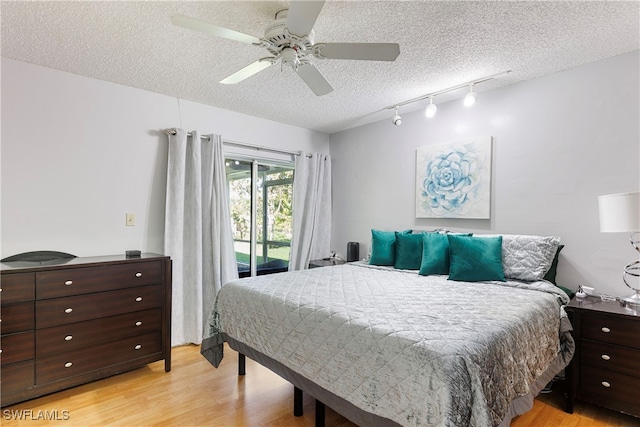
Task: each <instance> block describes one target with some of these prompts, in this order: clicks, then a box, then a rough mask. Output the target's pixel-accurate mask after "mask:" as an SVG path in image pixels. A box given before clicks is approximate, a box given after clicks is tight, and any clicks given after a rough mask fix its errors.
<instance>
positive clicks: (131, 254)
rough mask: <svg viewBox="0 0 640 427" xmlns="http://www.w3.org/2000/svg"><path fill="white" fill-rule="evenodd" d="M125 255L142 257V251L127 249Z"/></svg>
mask: <svg viewBox="0 0 640 427" xmlns="http://www.w3.org/2000/svg"><path fill="white" fill-rule="evenodd" d="M125 255H126V256H127V258H140V251H139V250H131V251H125Z"/></svg>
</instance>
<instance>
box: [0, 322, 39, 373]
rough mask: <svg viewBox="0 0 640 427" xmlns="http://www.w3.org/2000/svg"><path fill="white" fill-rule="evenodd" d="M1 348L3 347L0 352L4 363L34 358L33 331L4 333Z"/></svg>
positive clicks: (0, 343) (0, 342)
mask: <svg viewBox="0 0 640 427" xmlns="http://www.w3.org/2000/svg"><path fill="white" fill-rule="evenodd" d="M0 348H1V349H2V353H1V354H0V357H1V360H2V365H8V364H9V363H15V362H21V361H23V360H28V359H33V356H34V345H33V331H28V332H19V333H17V334H10V335H3V336H2V338H1V341H0ZM3 369H4V368H3Z"/></svg>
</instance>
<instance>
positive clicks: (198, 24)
mask: <svg viewBox="0 0 640 427" xmlns="http://www.w3.org/2000/svg"><path fill="white" fill-rule="evenodd" d="M171 23H173V25H177V26H179V27H184V28H189V29H190V30H196V31H202V32H203V33H207V34H212V35H214V36H218V37H222V38H225V39H229V40H235V41H239V42H243V43H250V44H253V43H260V39H259V38H257V37H253V36H250V35H248V34H243V33H239V32H237V31H233V30H230V29H228V28H223V27H218V26H217V25H213V24H209V23H208V22H204V21H201V20H199V19H195V18H191V17H189V16H185V15H173V16H172V17H171Z"/></svg>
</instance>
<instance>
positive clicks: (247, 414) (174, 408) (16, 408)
mask: <svg viewBox="0 0 640 427" xmlns="http://www.w3.org/2000/svg"><path fill="white" fill-rule="evenodd" d="M199 351H200V349H199V347H197V346H183V347H177V348H174V349H173V353H172V357H173V366H172V371H171V372H170V373H165V372H164V363H163V362H156V363H152V364H150V365H149V366H147V367H144V368H141V369H137V370H135V371H131V372H128V373H124V374H121V375H118V376H115V377H111V378H107V379H104V380H101V381H96V382H94V383H91V384H85V385H83V386H79V387H75V388H72V389H69V390H65V391H61V392H58V393H55V394H52V395H49V396H45V397H41V398H39V399H35V400H31V401H28V402H24V403H20V404H16V405H13V406H9V407H6V408H3V409H2V416H1V418H0V424H2V425H3V426H7V427H9V426H31V425H33V426H38V427H41V426H49V425H55V426H64V427H68V426H83V427H88V426H186V427H189V426H225V427H226V426H229V427H234V426H250V427H253V426H274V427H275V426H278V427H280V426H281V427H289V426H308V427H311V426H313V425H314V402H313V400H312V399H311V398H309V397H308V396H305V400H304V412H305V415H304V416H303V417H300V418H296V417H294V416H293V387H292V386H291V385H290V384H289V383H287V382H286V381H285V380H283V379H282V378H280V377H279V376H277V375H276V374H274V373H272V372H271V371H269V370H268V369H266V368H264V367H262V366H260V365H259V364H257V363H255V362H253V361H252V360H249V359H247V375H246V376H245V377H238V376H237V360H238V359H237V353H236V352H235V351H233V350H230V349H229V348H225V357H224V360H223V362H222V364H221V365H220V367H219V368H218V369H215V368H214V367H213V366H211V365H209V362H207V361H206V360H205V359H204V358H203V357H202V356H201V355H200V352H199ZM561 404H562V392H561V390H560V391H556V390H554V393H552V394H549V395H544V396H543V397H540V398H539V399H537V400H536V402H535V405H534V407H533V409H532V410H531V411H529V412H528V413H526V414H524V415H522V416H520V417H518V418H516V419H515V420H514V421H513V422H512V424H511V426H512V427H546V426H549V427H601V426H624V427H626V426H639V425H640V420H638V419H636V418H633V417H630V416H626V415H622V414H617V413H615V412H613V411H609V410H606V409H600V408H597V407H595V406H590V405H586V404H581V403H579V402H578V403H577V405H576V412H575V413H574V414H572V415H570V414H567V413H565V412H564V411H563V410H562V409H561V408H562V406H561ZM26 411H31V412H26ZM40 411H41V412H40ZM63 411H68V412H63ZM19 414H21V415H22V416H23V418H24V417H25V416H27V418H31V419H33V420H24V419H23V420H22V421H17V420H15V419H13V417H12V416H15V415H19ZM65 414H68V419H67V420H61V418H67V417H66V416H65ZM47 416H52V417H53V418H56V417H57V418H58V420H55V419H54V420H51V421H47V420H45V419H43V418H46V417H47ZM38 417H40V419H38ZM326 425H327V427H333V426H335V427H352V426H354V424H352V423H350V422H349V421H347V420H345V419H344V418H342V417H341V416H340V415H338V414H336V413H335V412H333V411H331V410H330V409H329V408H327V413H326Z"/></svg>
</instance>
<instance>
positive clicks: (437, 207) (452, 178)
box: [416, 136, 492, 219]
mask: <svg viewBox="0 0 640 427" xmlns="http://www.w3.org/2000/svg"><path fill="white" fill-rule="evenodd" d="M491 153H492V138H491V137H490V136H483V137H476V138H473V139H470V140H465V141H460V142H453V143H446V144H434V145H425V146H424V147H419V148H418V149H417V153H416V217H417V218H465V219H489V218H490V213H491Z"/></svg>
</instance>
